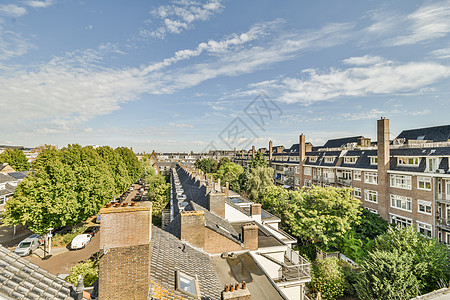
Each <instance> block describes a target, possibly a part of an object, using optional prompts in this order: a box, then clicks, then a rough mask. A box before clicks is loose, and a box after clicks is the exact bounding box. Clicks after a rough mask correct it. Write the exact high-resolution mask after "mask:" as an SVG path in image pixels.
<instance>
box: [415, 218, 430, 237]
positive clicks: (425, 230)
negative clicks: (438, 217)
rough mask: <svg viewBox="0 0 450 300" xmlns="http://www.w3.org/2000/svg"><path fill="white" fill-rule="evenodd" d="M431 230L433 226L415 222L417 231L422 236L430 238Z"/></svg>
mask: <svg viewBox="0 0 450 300" xmlns="http://www.w3.org/2000/svg"><path fill="white" fill-rule="evenodd" d="M432 229H433V226H431V225H430V224H427V223H422V222H419V221H417V231H418V232H420V233H421V234H423V235H424V236H428V237H431V233H432Z"/></svg>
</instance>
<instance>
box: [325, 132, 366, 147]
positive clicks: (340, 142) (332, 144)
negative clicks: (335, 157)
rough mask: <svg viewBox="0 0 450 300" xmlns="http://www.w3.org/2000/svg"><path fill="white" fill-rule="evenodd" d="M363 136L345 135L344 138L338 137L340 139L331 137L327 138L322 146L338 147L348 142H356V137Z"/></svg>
mask: <svg viewBox="0 0 450 300" xmlns="http://www.w3.org/2000/svg"><path fill="white" fill-rule="evenodd" d="M362 137H363V136H361V135H360V136H353V137H346V138H340V139H333V140H328V141H327V142H326V143H325V145H323V147H324V148H338V147H343V146H345V145H346V144H348V143H356V142H357V141H358V138H362Z"/></svg>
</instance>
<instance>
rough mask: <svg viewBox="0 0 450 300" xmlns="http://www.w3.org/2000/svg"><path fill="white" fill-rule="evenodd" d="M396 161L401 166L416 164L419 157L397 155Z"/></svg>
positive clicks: (418, 161)
mask: <svg viewBox="0 0 450 300" xmlns="http://www.w3.org/2000/svg"><path fill="white" fill-rule="evenodd" d="M397 162H398V164H399V165H402V166H418V165H419V163H420V158H418V157H397Z"/></svg>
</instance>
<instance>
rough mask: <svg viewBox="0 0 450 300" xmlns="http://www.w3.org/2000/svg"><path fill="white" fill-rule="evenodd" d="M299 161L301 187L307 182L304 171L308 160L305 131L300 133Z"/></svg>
mask: <svg viewBox="0 0 450 300" xmlns="http://www.w3.org/2000/svg"><path fill="white" fill-rule="evenodd" d="M298 161H299V165H298V170H299V171H298V172H299V181H300V187H302V186H303V184H304V182H305V180H304V176H305V173H304V171H303V164H304V163H305V161H306V138H305V135H304V134H303V133H302V134H300V137H299V142H298Z"/></svg>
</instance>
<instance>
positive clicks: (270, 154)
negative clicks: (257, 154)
mask: <svg viewBox="0 0 450 300" xmlns="http://www.w3.org/2000/svg"><path fill="white" fill-rule="evenodd" d="M272 153H273V145H272V141H269V165H271V164H272Z"/></svg>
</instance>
